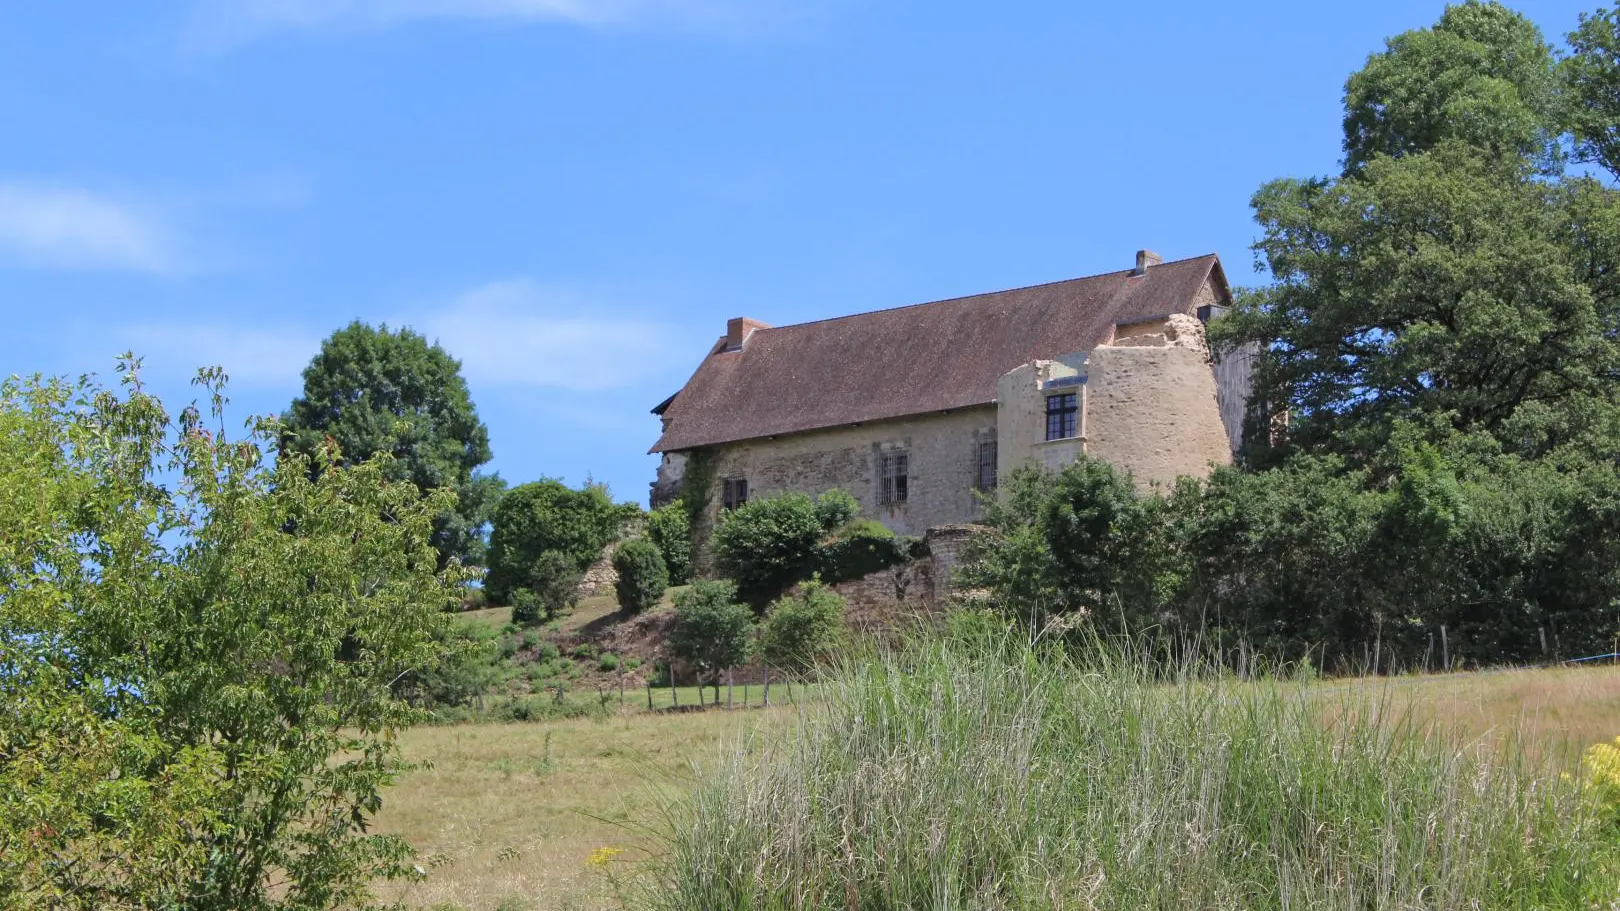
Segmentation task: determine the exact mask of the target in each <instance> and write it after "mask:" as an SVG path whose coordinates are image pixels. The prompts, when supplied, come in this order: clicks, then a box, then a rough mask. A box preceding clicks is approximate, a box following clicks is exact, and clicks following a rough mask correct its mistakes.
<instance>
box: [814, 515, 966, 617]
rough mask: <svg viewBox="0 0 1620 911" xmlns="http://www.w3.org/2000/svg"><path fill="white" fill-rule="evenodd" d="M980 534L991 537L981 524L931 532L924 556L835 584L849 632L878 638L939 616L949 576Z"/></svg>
mask: <svg viewBox="0 0 1620 911" xmlns="http://www.w3.org/2000/svg"><path fill="white" fill-rule="evenodd" d="M982 534H993V532H992V531H991V530H990V529H988V528H986V527H985V526H983V525H942V526H938V527H936V528H930V529H929V530H928V534H927V535H926V536H924V539H923V540H924V542H925V544H926V545H927V547H926V549H927V553H926V554H925V555H924V556H921V557H918V558H917V559H915V560H912V561H910V562H908V563H905V564H902V565H900V566H892V567H889V568H888V569H881V570H878V571H877V572H875V573H871V574H869V575H866V576H863V577H861V578H859V579H852V580H850V581H848V582H840V583H838V584H837V585H834V586H833V590H834V591H836V592H837V593H838V594H840V595H842V596H843V598H844V600H845V602H847V604H848V608H847V610H846V611H845V614H844V616H845V619H846V620H847V621H848V622H849V625H850V628H851V629H853V630H855V631H857V632H861V633H874V634H878V635H883V634H886V633H892V632H894V631H895V630H897V629H899V628H900V627H901V625H902V624H904V623H906V622H908V621H911V620H915V619H918V618H923V617H929V616H933V615H936V614H938V613H939V612H940V611H942V610H943V609H944V606H945V603H946V601H947V600H948V599H949V597H950V594H951V581H952V575H953V574H954V573H955V572H956V569H957V567H959V566H960V565H961V563H962V560H963V558H964V555H965V553H966V550H967V547H968V544H969V542H971V541H972V540H973V538H974V537H976V536H978V535H982Z"/></svg>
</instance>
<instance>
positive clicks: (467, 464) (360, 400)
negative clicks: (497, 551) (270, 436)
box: [282, 321, 504, 565]
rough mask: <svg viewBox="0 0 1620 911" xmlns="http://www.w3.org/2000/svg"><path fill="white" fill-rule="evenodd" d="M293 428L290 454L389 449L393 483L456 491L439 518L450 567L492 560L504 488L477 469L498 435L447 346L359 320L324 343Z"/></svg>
mask: <svg viewBox="0 0 1620 911" xmlns="http://www.w3.org/2000/svg"><path fill="white" fill-rule="evenodd" d="M284 425H285V435H284V436H283V439H282V448H283V451H286V452H297V453H302V454H303V455H304V456H305V457H306V458H309V459H313V456H314V454H315V453H316V452H318V451H320V450H322V449H324V448H325V447H326V446H327V441H328V440H331V441H333V442H335V443H336V444H337V445H338V447H339V450H340V452H341V455H340V456H339V463H340V464H350V463H354V462H359V461H363V460H365V459H368V458H370V457H371V456H372V455H373V454H374V453H378V452H385V453H388V454H390V455H391V456H393V460H392V462H391V463H389V467H388V472H389V477H390V479H391V480H402V481H410V482H411V483H413V484H415V485H416V486H417V488H418V489H420V490H423V491H430V490H450V491H453V492H454V493H456V494H457V498H458V499H457V501H456V503H455V505H454V506H453V507H451V508H448V509H446V510H445V512H444V513H442V514H441V515H440V516H439V518H438V519H436V520H435V523H434V546H435V547H436V548H437V549H438V551H439V555H440V559H441V562H445V561H448V560H450V559H452V558H455V559H459V560H461V562H462V563H464V564H466V565H482V564H483V558H484V544H483V530H484V527H485V526H486V525H487V524H488V521H489V517H490V512H491V510H492V509H493V507H494V505H495V503H496V501H497V500H498V499H499V498H500V493H501V490H502V489H503V487H504V485H503V484H502V482H501V481H500V479H499V478H498V477H495V476H484V475H479V474H477V473H476V470H477V468H478V466H480V465H483V464H485V463H486V462H488V461H489V460H490V456H491V454H490V449H489V430H488V428H486V427H485V426H484V423H483V422H482V421H481V420H479V418H478V412H477V409H476V408H474V406H473V402H472V397H471V395H470V394H469V393H468V391H467V383H466V381H465V380H464V379H462V376H461V364H460V362H459V361H457V360H456V359H454V358H452V357H451V356H450V355H449V354H448V353H447V352H446V351H445V350H444V349H443V348H441V347H439V346H438V345H436V344H429V343H428V340H427V339H426V338H424V337H422V336H421V335H418V334H417V333H415V332H413V331H411V330H410V329H398V330H394V329H390V328H388V326H386V325H383V326H377V327H373V326H369V325H366V324H365V323H361V322H358V321H356V322H354V323H351V324H349V325H348V326H347V327H345V328H343V329H340V330H338V331H337V332H334V333H333V334H332V335H331V336H330V337H329V338H327V339H326V341H324V342H322V343H321V350H320V353H319V354H317V355H316V356H315V358H314V360H312V361H311V362H310V364H309V367H307V368H306V369H305V370H304V394H303V395H302V396H300V397H298V398H296V399H294V400H293V403H292V407H291V408H290V409H289V410H288V412H287V414H286V415H285V417H284ZM310 464H318V463H316V462H314V461H311V462H310Z"/></svg>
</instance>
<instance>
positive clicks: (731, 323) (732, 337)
mask: <svg viewBox="0 0 1620 911" xmlns="http://www.w3.org/2000/svg"><path fill="white" fill-rule="evenodd" d="M769 328H770V326H767V325H765V324H764V323H762V322H760V321H759V320H757V319H749V318H748V317H746V316H739V317H737V318H735V319H728V320H726V350H727V351H741V350H742V346H743V345H744V344H745V343H746V342H747V341H748V336H750V335H753V334H754V330H755V329H769Z"/></svg>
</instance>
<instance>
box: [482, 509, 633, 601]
mask: <svg viewBox="0 0 1620 911" xmlns="http://www.w3.org/2000/svg"><path fill="white" fill-rule="evenodd" d="M623 519H624V514H623V511H622V510H621V509H620V508H619V507H618V506H617V505H615V504H614V502H613V500H612V499H611V498H610V497H609V496H608V493H607V490H606V488H604V487H602V486H600V485H594V484H587V485H586V486H585V487H584V488H582V489H580V490H574V489H572V488H570V487H568V486H566V485H565V484H563V483H562V482H561V481H554V480H550V479H547V480H544V481H535V482H533V483H530V484H522V485H520V486H518V487H514V488H512V489H511V490H510V491H508V492H507V494H506V496H504V497H502V498H501V502H500V505H499V506H498V507H496V509H495V521H494V530H493V531H491V533H490V538H489V576H488V578H487V579H486V580H485V583H484V587H485V588H487V589H488V590H489V596H490V597H491V598H493V599H494V600H496V601H504V600H506V599H507V598H508V597H510V594H511V592H512V590H513V589H516V588H525V587H526V588H532V589H534V590H535V591H536V592H539V591H541V589H542V588H543V587H544V583H545V582H546V581H547V580H548V579H549V578H550V577H542V576H540V575H538V574H539V573H541V572H542V571H544V572H547V573H553V574H554V571H555V569H556V567H555V566H553V565H552V564H551V563H550V562H544V561H542V557H543V556H544V555H546V554H548V553H555V554H560V555H562V556H563V557H564V558H566V560H567V563H568V569H569V570H570V571H572V572H581V571H583V570H584V569H585V568H586V567H588V566H590V565H591V564H592V563H594V562H595V561H596V560H597V559H598V558H599V557H601V555H602V550H603V548H605V547H607V546H608V544H610V543H612V542H613V541H614V539H616V538H617V537H618V536H619V533H620V530H621V529H622V528H623ZM546 559H547V560H548V561H549V560H550V558H546Z"/></svg>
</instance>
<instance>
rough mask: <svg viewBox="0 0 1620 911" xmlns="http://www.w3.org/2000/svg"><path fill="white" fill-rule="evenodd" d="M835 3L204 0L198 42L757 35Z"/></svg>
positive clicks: (199, 6)
mask: <svg viewBox="0 0 1620 911" xmlns="http://www.w3.org/2000/svg"><path fill="white" fill-rule="evenodd" d="M826 2H827V0H196V6H195V12H196V15H195V21H194V25H195V33H196V37H199V38H201V39H202V40H203V41H205V42H207V43H210V44H214V45H231V44H237V43H240V42H242V41H245V40H248V39H251V38H254V37H258V36H262V35H265V34H269V33H276V32H288V31H317V30H347V31H359V30H369V29H379V28H388V27H392V26H397V25H402V24H405V23H409V22H417V21H424V20H456V19H460V20H508V21H518V22H524V21H527V22H558V23H572V24H574V25H582V26H593V27H636V26H676V27H682V28H696V29H701V30H705V31H720V32H752V31H757V30H759V29H761V28H769V27H773V26H777V25H781V24H783V23H786V22H791V21H802V20H803V18H804V16H805V15H806V13H808V12H810V11H811V9H812V8H813V7H816V6H819V5H824V4H825V3H826Z"/></svg>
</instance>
